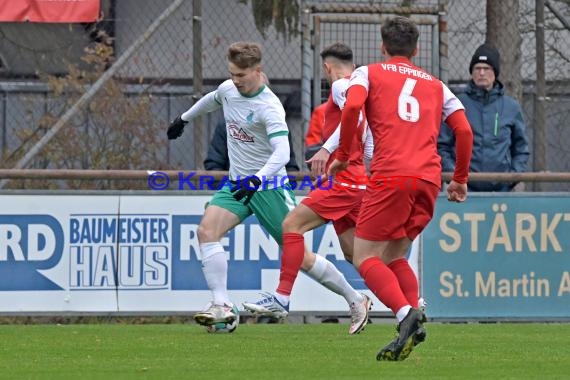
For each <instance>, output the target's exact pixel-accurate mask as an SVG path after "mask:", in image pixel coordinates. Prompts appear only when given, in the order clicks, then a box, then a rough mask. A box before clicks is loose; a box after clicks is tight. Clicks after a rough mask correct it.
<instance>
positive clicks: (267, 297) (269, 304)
mask: <svg viewBox="0 0 570 380" xmlns="http://www.w3.org/2000/svg"><path fill="white" fill-rule="evenodd" d="M261 295H262V296H263V297H262V298H261V299H260V300H259V301H256V302H244V303H243V308H244V309H246V310H249V311H251V312H252V313H254V314H259V315H266V316H268V317H273V318H279V319H282V318H285V317H286V316H287V314H289V305H286V306H285V305H283V304H281V302H279V301H278V300H277V298H275V296H274V295H273V294H271V293H266V292H264V293H261Z"/></svg>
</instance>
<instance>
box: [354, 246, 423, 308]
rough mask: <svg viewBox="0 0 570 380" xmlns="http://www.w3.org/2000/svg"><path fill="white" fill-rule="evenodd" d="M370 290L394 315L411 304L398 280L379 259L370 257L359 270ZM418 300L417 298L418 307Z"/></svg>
mask: <svg viewBox="0 0 570 380" xmlns="http://www.w3.org/2000/svg"><path fill="white" fill-rule="evenodd" d="M358 271H359V272H360V275H361V276H362V278H363V279H364V282H365V283H366V286H368V289H370V290H371V291H372V293H374V295H375V296H376V297H377V298H378V299H379V300H380V301H381V302H382V303H383V304H384V305H386V306H387V307H389V308H390V309H391V310H392V311H393V312H394V314H396V313H397V312H398V310H400V309H401V308H403V307H404V306H406V305H408V304H409V302H408V300H407V299H406V297H405V296H404V294H403V293H402V289H400V284H399V283H398V278H397V277H396V275H395V274H394V272H392V270H391V269H390V268H388V266H387V265H386V264H384V262H382V260H380V258H379V257H370V258H368V259H366V260H364V261H363V262H362V264H360V268H358ZM417 303H418V300H417V298H416V305H417Z"/></svg>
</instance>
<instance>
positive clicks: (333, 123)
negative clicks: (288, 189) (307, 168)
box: [243, 42, 373, 334]
mask: <svg viewBox="0 0 570 380" xmlns="http://www.w3.org/2000/svg"><path fill="white" fill-rule="evenodd" d="M321 58H322V60H323V70H324V73H325V76H326V77H327V80H328V81H329V83H331V93H330V95H329V98H328V100H327V102H326V105H325V123H324V127H323V131H322V134H323V135H322V137H323V140H326V142H325V144H324V145H323V148H321V149H320V150H319V152H317V153H316V154H315V155H314V156H313V157H312V158H311V159H310V160H309V161H307V162H308V163H311V173H312V174H313V175H315V176H322V175H324V174H325V173H326V165H327V163H330V162H332V160H333V159H334V157H335V155H334V153H332V155H331V152H334V150H335V149H336V148H337V147H338V140H339V136H340V130H339V124H340V118H341V115H342V108H343V107H344V102H345V94H346V89H347V88H348V83H349V78H350V74H351V73H352V72H353V71H354V63H353V53H352V50H351V49H350V47H349V46H347V45H345V44H343V43H339V42H337V43H334V44H332V45H330V46H328V47H326V48H325V49H324V50H323V51H322V52H321ZM357 128H358V132H357V133H358V135H359V138H358V139H354V140H353V141H352V144H351V146H350V148H349V149H350V157H349V158H348V161H349V164H348V166H347V168H346V169H345V170H344V171H343V172H342V173H339V175H337V177H336V179H337V182H336V183H334V184H329V183H324V184H323V185H322V186H319V187H318V188H316V189H315V190H313V191H312V192H311V193H310V194H309V195H308V196H307V197H306V198H305V199H303V201H302V202H301V204H299V205H298V206H297V207H295V209H293V210H292V211H291V212H290V213H289V214H287V216H286V218H285V220H284V221H283V256H282V258H281V273H280V276H279V286H278V287H277V290H276V292H275V294H270V293H268V294H265V295H264V297H263V298H262V299H261V300H260V301H257V302H255V303H249V302H248V303H244V304H243V305H244V307H245V308H246V309H248V310H250V311H252V312H255V313H261V314H265V315H273V314H281V313H282V312H283V311H282V309H283V308H288V306H289V297H290V295H291V291H292V289H293V284H294V282H295V280H296V278H297V275H298V273H299V270H300V269H301V264H302V263H303V256H304V255H303V252H304V249H305V240H304V238H303V234H304V233H305V232H307V231H310V230H313V229H315V228H317V227H319V226H321V225H323V224H325V223H327V222H329V221H332V222H333V225H334V228H335V231H336V233H337V235H338V237H339V242H340V245H341V248H342V251H343V253H344V256H345V258H346V259H347V261H349V262H352V251H353V241H354V227H355V226H356V220H357V217H358V211H359V210H360V205H361V202H362V197H363V196H364V192H365V189H366V182H367V180H368V178H367V175H366V166H365V165H364V160H363V155H364V153H365V152H364V151H365V150H366V152H367V153H368V155H369V157H368V158H370V156H371V155H372V150H373V143H372V139H371V134H370V133H369V132H368V128H367V125H366V120H365V118H364V115H361V116H360V120H359V125H358V127H357ZM367 132H368V133H367ZM312 270H313V271H315V272H318V277H319V278H320V280H321V281H323V282H326V283H328V284H329V289H331V287H335V288H336V289H338V291H337V293H338V294H343V295H345V298H347V301H348V303H349V305H350V313H351V324H350V327H349V334H357V333H359V332H360V331H362V329H364V327H365V326H366V324H367V322H368V310H369V309H370V307H371V305H372V301H371V300H370V298H369V297H368V296H366V295H365V294H362V293H358V292H356V291H354V289H352V288H347V286H346V284H347V283H346V280H345V279H344V278H341V277H339V276H338V270H337V269H336V268H335V267H334V265H333V264H332V263H331V262H330V261H328V260H327V259H325V258H324V257H322V256H319V255H316V256H315V261H314V264H313V266H312Z"/></svg>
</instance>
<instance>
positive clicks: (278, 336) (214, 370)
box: [0, 323, 570, 380]
mask: <svg viewBox="0 0 570 380" xmlns="http://www.w3.org/2000/svg"><path fill="white" fill-rule="evenodd" d="M426 327H427V329H428V337H427V340H426V342H425V343H423V344H421V345H419V346H418V347H416V349H415V350H414V352H412V354H411V355H410V357H409V358H408V359H407V360H405V361H403V362H377V361H376V352H377V351H378V349H379V348H380V347H382V346H383V345H384V344H386V343H387V342H389V341H390V340H391V339H392V337H393V336H394V333H395V332H394V324H372V325H369V326H368V327H367V328H366V330H365V331H364V332H363V333H361V334H360V335H356V336H349V335H348V333H347V329H348V325H346V324H337V325H331V324H308V325H301V324H278V325H275V324H262V325H251V324H241V325H240V326H239V328H238V330H237V331H236V332H235V333H233V334H207V333H206V332H205V331H204V330H203V328H202V327H200V326H197V325H194V324H146V325H132V324H71V325H1V326H0V379H57V380H60V379H73V380H77V379H80V380H87V379H105V380H108V379H199V380H208V379H265V378H268V379H327V380H331V379H343V380H344V379H359V380H363V379H421V380H425V379H477V380H481V379H517V380H521V379H541V380H546V379H568V378H569V376H570V344H569V340H570V324H560V323H551V324H544V323H535V324H523V323H514V324H510V323H499V324H439V323H428V324H427V325H426Z"/></svg>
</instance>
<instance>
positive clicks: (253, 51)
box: [228, 42, 261, 69]
mask: <svg viewBox="0 0 570 380" xmlns="http://www.w3.org/2000/svg"><path fill="white" fill-rule="evenodd" d="M228 61H230V62H231V63H233V64H234V65H236V66H237V67H239V68H240V69H248V68H250V67H254V66H255V65H258V64H260V63H261V45H259V44H258V43H255V42H235V43H233V44H231V45H230V47H229V48H228Z"/></svg>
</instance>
